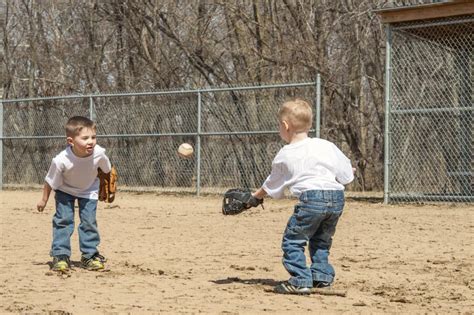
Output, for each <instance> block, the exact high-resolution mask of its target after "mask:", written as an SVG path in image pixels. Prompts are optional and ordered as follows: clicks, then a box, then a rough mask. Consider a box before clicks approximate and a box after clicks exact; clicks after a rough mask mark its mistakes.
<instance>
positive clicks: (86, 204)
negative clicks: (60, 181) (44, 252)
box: [50, 190, 100, 258]
mask: <svg viewBox="0 0 474 315" xmlns="http://www.w3.org/2000/svg"><path fill="white" fill-rule="evenodd" d="M55 198H56V213H55V214H54V217H53V244H52V245H51V252H50V255H51V256H53V257H54V256H58V255H66V256H68V257H70V256H71V235H72V233H73V232H74V202H75V201H76V199H77V200H78V203H79V217H80V219H81V223H80V224H79V226H78V228H77V229H78V231H79V248H80V249H81V252H82V255H83V256H84V257H85V258H91V257H92V256H94V254H96V253H97V252H98V250H97V246H98V245H99V243H100V237H99V230H98V228H97V220H96V210H97V200H92V199H87V198H79V197H75V196H72V195H69V194H67V193H65V192H62V191H59V190H56V197H55Z"/></svg>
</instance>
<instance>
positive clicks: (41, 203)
mask: <svg viewBox="0 0 474 315" xmlns="http://www.w3.org/2000/svg"><path fill="white" fill-rule="evenodd" d="M47 202H48V201H44V200H43V199H41V200H40V201H39V202H38V204H37V205H36V209H38V211H39V212H43V210H44V208H45V207H46V203H47Z"/></svg>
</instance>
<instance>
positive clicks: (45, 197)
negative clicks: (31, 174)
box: [36, 183, 52, 212]
mask: <svg viewBox="0 0 474 315" xmlns="http://www.w3.org/2000/svg"><path fill="white" fill-rule="evenodd" d="M51 190H52V189H51V186H49V184H48V183H44V186H43V197H42V198H41V200H40V201H39V202H38V204H37V205H36V208H37V209H38V211H39V212H43V210H44V208H45V207H46V204H47V203H48V200H49V195H50V194H51Z"/></svg>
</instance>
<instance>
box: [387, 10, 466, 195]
mask: <svg viewBox="0 0 474 315" xmlns="http://www.w3.org/2000/svg"><path fill="white" fill-rule="evenodd" d="M388 47H389V50H388V53H389V54H388V55H389V57H388V59H387V62H388V63H389V64H388V69H390V79H389V81H388V82H389V89H388V93H389V108H390V109H389V124H388V126H389V128H388V132H387V134H386V139H387V137H388V140H389V142H388V143H389V149H388V150H389V151H388V152H389V154H388V157H386V162H387V165H386V172H387V173H386V174H388V187H387V181H386V187H385V189H386V198H387V195H388V201H389V202H397V201H416V202H423V201H446V202H451V201H453V202H454V201H459V202H472V201H474V197H473V177H474V171H473V165H474V163H473V130H474V129H473V120H474V119H473V118H474V117H473V115H474V114H473V111H474V107H473V76H474V58H473V51H474V49H473V48H474V16H473V15H468V16H460V17H456V18H443V19H436V20H426V21H416V22H404V23H394V24H392V25H390V26H389V29H388Z"/></svg>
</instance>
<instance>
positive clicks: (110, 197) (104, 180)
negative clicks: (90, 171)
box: [97, 166, 118, 203]
mask: <svg viewBox="0 0 474 315" xmlns="http://www.w3.org/2000/svg"><path fill="white" fill-rule="evenodd" d="M97 177H98V178H99V181H100V187H99V201H105V202H108V203H110V202H113V201H114V199H115V193H116V192H117V178H118V175H117V170H116V169H115V166H112V169H111V170H110V173H104V172H102V170H101V169H100V168H99V169H97Z"/></svg>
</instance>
